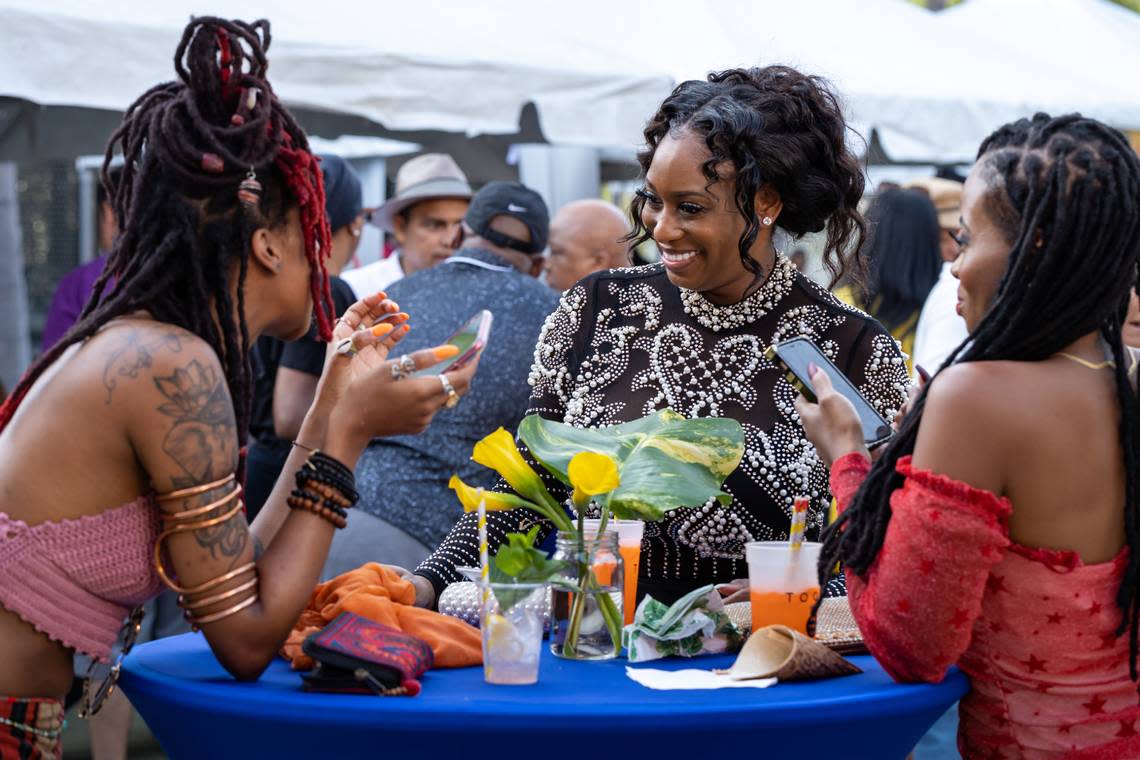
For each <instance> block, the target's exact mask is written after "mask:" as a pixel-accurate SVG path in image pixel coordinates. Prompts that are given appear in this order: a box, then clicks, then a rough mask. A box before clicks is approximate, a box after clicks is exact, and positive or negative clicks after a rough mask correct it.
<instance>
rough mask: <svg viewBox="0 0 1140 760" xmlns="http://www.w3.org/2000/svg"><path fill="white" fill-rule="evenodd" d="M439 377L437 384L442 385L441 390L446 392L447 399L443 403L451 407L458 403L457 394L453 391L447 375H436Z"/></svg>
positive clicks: (453, 388)
mask: <svg viewBox="0 0 1140 760" xmlns="http://www.w3.org/2000/svg"><path fill="white" fill-rule="evenodd" d="M436 377H438V378H439V384H440V385H442V386H443V392H444V393H446V394H447V401H444V402H443V405H444V406H445V407H446V408H448V409H451V408H453V407H454V406H455V405H456V404H458V403H459V394H458V393H456V392H455V386H453V385H452V384H451V381H450V380H448V379H447V375H436Z"/></svg>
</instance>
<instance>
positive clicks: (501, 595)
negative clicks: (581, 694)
mask: <svg viewBox="0 0 1140 760" xmlns="http://www.w3.org/2000/svg"><path fill="white" fill-rule="evenodd" d="M490 586H491V599H490V601H489V604H488V607H487V609H485V610H484V611H483V615H482V620H481V622H482V625H481V626H480V627H481V628H482V634H483V680H484V681H486V682H487V683H493V684H509V685H524V684H532V683H535V682H537V681H538V662H539V657H540V655H541V653H542V633H543V627H544V626H543V624H544V622H545V620H544V616H545V609H546V596H547V594H548V593H549V587H548V586H547V584H545V583H492V584H490Z"/></svg>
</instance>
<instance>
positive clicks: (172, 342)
mask: <svg viewBox="0 0 1140 760" xmlns="http://www.w3.org/2000/svg"><path fill="white" fill-rule="evenodd" d="M141 332H142V331H141V330H130V331H128V332H127V335H126V337H125V339H124V341H123V343H122V344H121V345H120V346H119V347H118V348H117V349H116V350H114V351H112V352H111V353H110V355H109V356H108V357H107V363H106V365H104V367H103V387H104V388H106V389H107V401H106V402H105V403H107V404H110V403H111V395H112V394H113V393H114V392H115V388H116V387H118V384H119V379H120V378H130V379H131V380H135V379H137V378H138V376H139V372H140V371H142V370H144V369H146V368H147V367H149V366H151V364H152V363H153V362H154V359H153V357H154V354H155V352H157V351H158V350H160V349H163V348H165V349H167V350H169V351H171V352H173V353H176V354H177V353H181V351H182V340H181V338H179V337H178V333H176V332H174V331H170V332H164V333H163V334H161V335H158V336H154V335H150V336H142V335H141Z"/></svg>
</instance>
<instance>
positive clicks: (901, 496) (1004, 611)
mask: <svg viewBox="0 0 1140 760" xmlns="http://www.w3.org/2000/svg"><path fill="white" fill-rule="evenodd" d="M869 469H870V462H868V461H867V459H866V458H865V457H863V456H861V455H859V454H850V455H848V456H845V457H843V458H842V459H840V460H838V461H836V462H835V464H834V465H833V466H832V469H831V488H832V493H833V494H834V495H835V497H836V499H837V500H838V502H839V508H840V510H841V511H842V510H843V509H845V508H846V507H847V505H848V504H850V502H851V499H852V497H853V496H854V494H855V491H856V490H857V489H858V487H859V484H860V483H862V481H863V479H864V478H865V477H866V475H867V472H868V471H869ZM897 471H898V473H899V474H900V475H902V476H903V477H904V478H905V479H906V480H905V482H904V484H903V486H902V488H900V489H898V490H897V491H895V493H894V494H893V495H892V496H891V510H892V517H891V522H890V525H889V526H888V528H887V535H886V539H885V540H884V543H883V548H882V551H881V552H880V553H879V556H878V558H877V559H876V560H875V563H874V564H873V565H872V566H871V568H870V570H869V571H868V572H867V574H866V575H865V576H859V575H856V574H854V573H852V572H850V571H849V572H847V589H848V593H849V595H850V600H851V610H852V612H853V613H854V615H855V619H856V621H857V622H858V624H859V628H860V630H861V631H862V633H863V637H864V640H865V641H866V643H867V648H868V649H869V650H870V651H871V653H872V654H873V655H875V658H876V659H878V660H879V662H880V663H882V665H883V667H884V668H885V669H886V670H887V671H888V672H889V673H890V674H891V675H892V676H893V677H894V678H895V679H897V680H900V681H939V680H941V679H942V678H943V676H944V675H945V673H946V670H947V668H949V667H950V666H951V665H953V664H957V665H958V667H960V668H961V669H962V670H963V671H964V672H965V673H966V674H967V675H968V676H969V677H970V684H971V689H970V692H969V694H967V695H966V697H965V698H963V699H962V702H961V705H960V708H959V711H960V715H961V723H960V727H959V734H958V745H959V749H960V751H961V753H962V757H963V758H965V760H976V759H981V758H986V759H987V760H988V759H989V758H1011V759H1012V758H1026V759H1029V758H1067V759H1069V760H1081V759H1083V760H1116V759H1117V758H1120V759H1123V758H1140V720H1138V719H1140V704H1138V698H1137V686H1136V684H1135V683H1133V682H1132V681H1131V680H1130V678H1129V673H1128V637H1127V635H1122V636H1117V635H1116V631H1117V629H1118V627H1119V626H1120V622H1121V617H1122V616H1121V611H1120V608H1119V607H1118V606H1117V604H1116V592H1117V590H1118V589H1119V587H1120V581H1121V578H1122V577H1123V575H1124V570H1125V565H1126V563H1127V557H1128V549H1127V547H1125V548H1124V549H1122V550H1121V552H1120V554H1119V555H1118V556H1117V557H1116V558H1115V559H1113V560H1111V561H1109V562H1103V563H1099V564H1094V565H1085V564H1083V563H1082V562H1081V560H1080V558H1079V557H1078V556H1077V555H1076V554H1075V553H1074V552H1071V551H1053V550H1047V549H1031V548H1028V547H1023V546H1020V545H1018V544H1016V543H1013V542H1012V541H1011V540H1010V538H1009V529H1008V518H1009V515H1010V512H1011V510H1012V505H1011V504H1010V502H1009V500H1007V499H1004V498H998V497H997V496H995V495H993V494H992V493H989V492H988V491H983V490H979V489H976V488H972V487H970V486H968V485H966V484H963V483H960V482H958V481H955V480H952V479H950V478H947V477H944V476H941V475H935V474H933V473H931V472H928V471H925V470H918V469H915V468H913V467H912V466H911V460H910V458H909V457H907V458H904V459H902V460H900V461H899V463H898V466H897Z"/></svg>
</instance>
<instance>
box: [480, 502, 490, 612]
mask: <svg viewBox="0 0 1140 760" xmlns="http://www.w3.org/2000/svg"><path fill="white" fill-rule="evenodd" d="M479 580H480V585H481V586H482V587H483V611H484V613H485V612H486V610H487V601H488V600H489V599H490V597H491V587H490V585H488V584H489V581H490V580H491V567H490V563H489V562H488V561H487V500H486V499H485V498H483V489H479Z"/></svg>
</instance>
